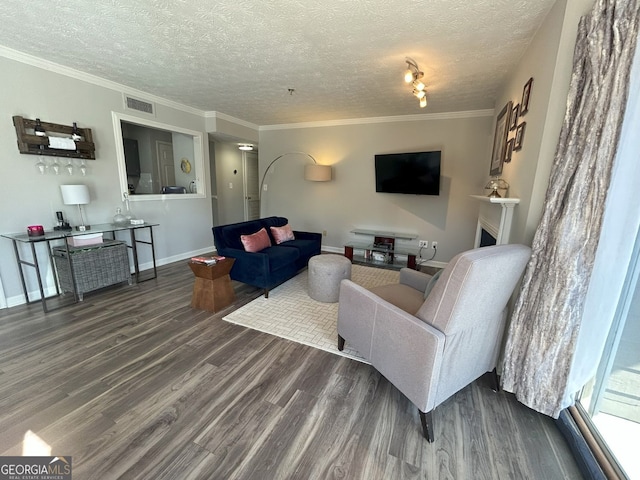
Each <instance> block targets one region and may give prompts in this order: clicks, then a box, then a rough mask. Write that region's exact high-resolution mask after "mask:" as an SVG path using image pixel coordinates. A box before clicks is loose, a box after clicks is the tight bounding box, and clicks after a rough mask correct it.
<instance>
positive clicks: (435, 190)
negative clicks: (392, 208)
mask: <svg viewBox="0 0 640 480" xmlns="http://www.w3.org/2000/svg"><path fill="white" fill-rule="evenodd" d="M440 157H441V152H440V151H434V152H414V153H387V154H382V155H376V156H375V170H376V192H382V193H407V194H414V195H440Z"/></svg>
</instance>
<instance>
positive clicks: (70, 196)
mask: <svg viewBox="0 0 640 480" xmlns="http://www.w3.org/2000/svg"><path fill="white" fill-rule="evenodd" d="M60 191H61V192H62V202H63V203H64V204H65V205H78V211H79V212H80V225H78V226H76V230H78V231H81V232H84V231H85V230H90V229H91V227H90V226H89V225H85V224H84V218H83V216H82V207H81V205H87V204H89V202H90V200H91V198H90V196H89V187H87V186H86V185H60Z"/></svg>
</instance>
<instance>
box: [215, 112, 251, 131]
mask: <svg viewBox="0 0 640 480" xmlns="http://www.w3.org/2000/svg"><path fill="white" fill-rule="evenodd" d="M204 117H205V118H215V119H218V118H219V119H220V120H225V121H227V122H231V123H235V124H236V125H240V126H243V127H247V128H250V129H252V130H256V131H258V130H259V129H260V125H256V124H255V123H251V122H247V121H246V120H241V119H239V118H236V117H232V116H231V115H227V114H226V113H222V112H217V111H208V112H204Z"/></svg>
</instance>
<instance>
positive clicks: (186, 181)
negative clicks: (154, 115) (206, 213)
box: [112, 112, 205, 201]
mask: <svg viewBox="0 0 640 480" xmlns="http://www.w3.org/2000/svg"><path fill="white" fill-rule="evenodd" d="M112 117H113V126H114V133H115V139H116V153H117V158H118V172H119V174H120V188H121V190H122V192H123V193H124V192H128V193H129V194H130V199H131V200H132V201H140V200H159V199H174V198H175V199H182V198H194V197H198V198H204V196H205V182H204V171H205V169H204V158H203V134H202V133H201V132H196V131H193V130H187V129H184V128H180V127H175V126H171V125H165V124H162V123H159V122H155V121H152V120H147V119H143V118H138V117H134V116H130V115H126V114H121V113H116V112H112ZM170 194H171V195H170ZM175 194H180V195H175Z"/></svg>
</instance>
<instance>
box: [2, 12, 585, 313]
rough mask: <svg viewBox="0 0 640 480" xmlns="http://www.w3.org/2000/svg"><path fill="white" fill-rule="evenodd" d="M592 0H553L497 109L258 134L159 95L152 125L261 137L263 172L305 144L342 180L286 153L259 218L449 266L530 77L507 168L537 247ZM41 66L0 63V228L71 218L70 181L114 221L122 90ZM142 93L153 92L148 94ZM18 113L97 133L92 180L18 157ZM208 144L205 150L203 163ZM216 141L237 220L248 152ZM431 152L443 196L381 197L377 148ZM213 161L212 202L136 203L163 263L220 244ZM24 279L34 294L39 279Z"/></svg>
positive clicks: (227, 214)
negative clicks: (114, 115) (497, 134)
mask: <svg viewBox="0 0 640 480" xmlns="http://www.w3.org/2000/svg"><path fill="white" fill-rule="evenodd" d="M592 4H593V0H558V2H557V4H556V5H555V6H554V7H553V9H552V10H551V11H550V13H549V15H548V18H547V19H546V21H545V23H544V24H543V25H542V27H541V28H540V30H539V31H538V33H537V35H536V37H535V38H534V40H533V41H532V43H531V45H530V47H529V49H528V51H527V52H526V53H525V55H524V56H523V58H522V60H521V62H520V64H519V65H518V66H517V67H516V68H515V69H514V71H513V72H512V74H511V75H510V77H509V80H508V81H507V82H506V83H505V85H504V87H503V89H502V90H501V92H500V93H499V100H498V101H497V103H496V109H495V112H494V114H493V117H492V116H491V115H489V116H468V115H467V116H466V117H465V116H464V115H460V114H454V115H450V116H448V117H447V116H446V115H433V116H429V115H426V116H424V117H420V119H419V120H415V119H413V118H411V119H407V120H404V121H399V122H397V121H388V120H387V121H383V120H380V119H378V120H375V121H361V122H359V123H354V122H334V124H333V125H331V124H327V123H323V125H325V126H318V125H293V126H278V127H261V128H260V130H259V133H258V129H257V127H256V126H255V125H252V124H250V123H249V122H247V121H246V119H245V120H240V121H238V122H234V121H233V119H231V118H229V117H227V116H225V115H220V114H210V113H203V112H198V111H195V110H193V109H189V108H187V107H184V108H182V107H179V106H175V107H174V106H171V105H172V104H171V103H170V102H159V103H156V117H155V119H156V120H157V121H159V122H161V123H165V124H169V125H175V126H177V127H182V128H186V129H191V130H197V131H203V132H221V133H223V134H225V135H228V136H229V137H235V138H237V139H242V140H244V141H248V142H251V143H256V142H257V140H259V143H260V149H259V152H260V153H259V156H260V173H261V174H262V172H263V171H264V169H265V168H266V166H267V165H268V164H269V162H271V160H273V159H274V158H275V157H276V156H278V155H280V154H282V153H285V152H290V151H304V152H307V153H310V154H312V155H314V156H315V157H316V158H317V160H318V161H319V162H320V163H325V164H331V165H333V167H334V177H335V178H334V181H332V182H329V183H321V184H314V183H309V182H305V181H304V180H303V168H304V163H305V162H306V161H307V160H305V159H304V158H295V157H293V156H288V157H285V158H283V159H281V161H279V162H278V163H277V164H276V166H275V170H274V172H273V173H271V174H269V176H268V177H267V180H266V183H267V185H268V188H269V189H268V191H267V192H263V194H264V195H263V205H262V214H263V215H271V214H278V215H284V216H287V217H289V219H290V220H291V222H292V224H293V225H294V227H296V228H299V229H307V230H315V231H323V230H326V231H327V235H326V237H324V241H323V243H324V245H325V246H326V247H328V248H334V249H336V250H340V249H341V247H342V246H343V245H344V243H345V242H346V241H347V240H348V239H349V238H350V235H349V231H350V230H351V229H353V228H355V227H359V228H378V229H385V230H398V231H409V232H415V233H416V234H418V235H419V237H420V238H421V239H425V240H430V241H433V240H436V241H438V242H439V250H438V256H437V257H436V260H437V261H440V262H446V261H448V260H449V259H450V258H451V257H452V256H453V255H454V254H456V253H457V252H459V251H461V250H464V249H467V248H470V247H471V246H472V245H473V240H474V236H475V225H476V219H477V212H478V205H477V204H476V203H475V202H474V201H473V200H470V199H469V197H468V196H469V195H470V194H484V193H485V192H484V191H483V186H484V184H485V183H486V182H487V180H488V178H489V175H488V170H489V163H490V160H489V159H490V151H491V142H492V140H493V128H494V123H495V114H496V113H497V112H498V111H499V110H500V109H501V108H502V106H503V105H504V104H505V103H506V102H507V101H508V100H514V101H516V102H519V101H520V98H521V95H522V87H523V85H524V83H525V82H526V81H527V79H528V78H529V77H534V86H533V91H532V97H531V104H530V111H529V113H528V114H527V115H526V116H525V117H524V118H523V120H526V122H527V129H526V133H525V139H524V148H523V149H522V151H520V152H516V153H515V154H514V157H513V161H512V162H511V163H510V164H508V165H506V166H505V170H504V174H503V176H504V178H505V179H506V180H507V181H508V182H509V183H510V184H511V186H512V188H511V191H510V196H517V197H520V198H521V199H522V203H521V204H520V205H519V206H518V207H516V210H515V216H514V231H513V236H512V241H516V242H517V241H520V242H524V243H530V241H531V239H532V236H533V232H534V231H535V227H536V226H537V223H538V221H539V218H540V212H541V210H542V205H543V201H544V192H545V190H546V186H547V183H548V176H549V171H550V168H551V162H552V159H553V153H554V151H555V144H556V142H557V138H558V134H559V131H560V125H561V123H562V118H563V116H564V110H565V103H566V93H567V90H568V85H569V79H570V74H571V59H572V55H573V45H574V44H575V34H576V29H577V24H578V19H579V16H580V15H582V14H584V13H586V12H587V11H588V10H589V8H590V7H591V6H592ZM35 63H36V64H38V65H42V68H39V67H36V66H32V65H29V64H27V63H22V62H18V61H15V60H11V59H9V58H4V57H0V69H1V70H2V72H3V76H2V80H1V81H0V82H1V85H0V86H2V88H1V89H0V107H1V108H2V111H3V112H5V114H6V117H5V120H4V121H3V122H2V123H1V124H0V164H1V165H2V166H3V167H4V170H5V172H9V174H8V178H9V181H7V182H5V185H4V187H3V188H4V191H3V193H4V195H3V196H2V199H1V200H0V232H2V233H8V232H24V231H25V227H26V226H27V225H32V224H42V225H44V226H45V228H48V229H49V228H51V227H52V226H53V225H54V223H55V211H56V210H63V211H65V212H67V213H68V215H69V216H70V217H71V219H72V220H74V221H75V215H77V210H74V209H72V208H70V207H67V206H64V205H63V204H62V199H61V196H60V190H59V185H61V184H63V183H73V182H78V183H80V182H83V183H86V184H87V185H89V187H90V189H91V193H92V203H91V204H90V205H88V206H87V209H86V217H87V220H88V222H89V223H101V222H108V221H109V220H110V219H111V218H112V217H113V214H114V213H115V208H116V207H118V206H121V205H122V203H121V198H122V197H121V195H122V192H120V191H119V190H120V189H119V181H118V168H117V165H116V153H115V140H114V133H113V124H112V120H111V111H117V112H123V111H124V109H123V100H122V93H121V91H119V90H118V88H117V86H115V87H114V86H113V84H110V83H109V82H101V81H97V82H93V83H89V82H86V81H82V80H78V79H75V78H73V76H74V75H76V73H73V72H71V73H69V75H63V74H61V73H55V72H56V71H58V69H57V67H55V68H52V67H51V66H50V65H48V64H46V62H39V61H35ZM62 70H63V72H64V71H65V70H64V69H62ZM95 83H97V85H96V84H95ZM137 96H142V97H143V98H145V96H144V95H142V94H141V93H140V92H138V93H137ZM126 113H128V114H131V112H130V111H127V112H126ZM12 115H22V116H24V117H27V118H36V117H39V118H41V119H42V120H44V121H49V122H54V123H62V124H71V123H72V122H74V121H76V122H78V124H79V125H80V126H81V127H89V128H92V130H93V135H94V139H95V142H96V148H97V151H96V154H97V160H95V161H90V162H89V166H90V172H89V175H88V176H87V177H86V178H82V179H81V178H80V177H78V176H74V177H68V176H64V175H60V176H59V177H56V176H54V175H50V174H48V175H44V176H41V175H39V174H37V173H36V169H35V163H36V162H37V157H36V156H33V155H21V154H20V153H18V149H17V146H16V143H15V142H16V139H15V130H14V128H13V125H12V123H11V120H10V116H12ZM209 145H210V143H209V142H206V144H205V145H204V152H205V159H208V151H209ZM215 145H216V152H215V153H216V155H215V157H216V160H217V161H216V169H217V170H216V172H215V175H214V178H216V179H217V193H218V197H219V202H218V210H219V217H220V223H230V222H234V221H240V220H242V219H243V210H242V200H243V199H242V196H243V195H242V162H241V155H240V153H239V151H238V150H237V146H236V145H235V143H228V144H225V143H216V144H215ZM431 149H441V150H442V152H443V157H442V158H443V169H442V175H443V177H442V193H441V195H440V196H439V197H418V196H405V195H396V194H377V193H375V187H374V176H373V175H374V172H373V156H374V155H375V154H376V153H390V152H401V151H417V150H431ZM205 163H206V164H207V171H206V172H203V174H204V178H205V179H207V181H206V183H207V198H202V199H188V200H187V199H184V200H174V201H160V200H153V201H145V202H134V203H133V208H134V211H135V213H136V214H137V216H138V217H142V218H144V219H145V220H147V221H151V222H157V223H159V224H160V226H159V227H157V229H156V230H155V231H156V235H155V239H156V252H157V257H158V259H159V263H161V264H162V263H167V262H171V261H175V260H180V259H184V258H187V257H189V256H191V255H193V254H196V253H204V252H206V251H210V250H211V248H212V245H213V239H212V235H211V228H210V227H211V223H212V200H211V198H209V194H210V191H211V190H210V184H209V180H208V179H209V178H210V172H209V170H208V162H205ZM234 170H236V173H235V174H234V173H233V171H234ZM229 183H233V185H234V188H233V189H230V188H228V185H229ZM141 255H142V261H143V262H147V265H148V261H149V259H150V258H149V256H148V255H147V254H146V252H144V251H143V252H141ZM49 278H50V272H49ZM0 280H1V283H0V285H2V286H3V287H4V291H5V294H6V296H7V298H8V300H9V302H8V303H9V305H12V304H16V303H19V302H20V301H21V300H22V299H21V288H20V283H19V277H18V270H17V266H16V264H15V259H14V255H13V251H12V248H11V242H10V241H9V240H6V239H0ZM29 286H30V288H31V289H33V288H34V284H33V282H32V281H31V282H30V285H29ZM1 293H2V292H0V304H1V303H2V298H1V297H2V295H1Z"/></svg>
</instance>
